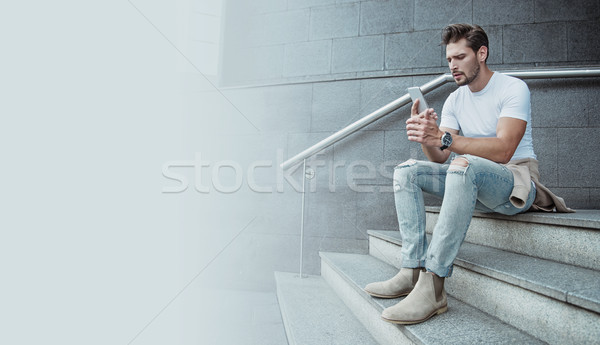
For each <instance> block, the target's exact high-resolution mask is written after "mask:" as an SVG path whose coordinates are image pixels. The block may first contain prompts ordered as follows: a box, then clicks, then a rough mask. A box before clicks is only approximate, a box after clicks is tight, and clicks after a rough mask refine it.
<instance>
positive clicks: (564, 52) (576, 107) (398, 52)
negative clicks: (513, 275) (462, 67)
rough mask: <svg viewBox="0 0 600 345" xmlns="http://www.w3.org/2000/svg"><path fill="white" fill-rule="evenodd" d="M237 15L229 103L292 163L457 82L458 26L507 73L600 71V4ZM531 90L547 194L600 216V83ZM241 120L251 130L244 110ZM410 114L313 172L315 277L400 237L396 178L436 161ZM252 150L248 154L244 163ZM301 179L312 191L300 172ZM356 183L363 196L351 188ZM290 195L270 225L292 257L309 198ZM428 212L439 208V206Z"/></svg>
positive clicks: (364, 7)
mask: <svg viewBox="0 0 600 345" xmlns="http://www.w3.org/2000/svg"><path fill="white" fill-rule="evenodd" d="M240 6H241V7H242V8H245V9H246V10H240ZM244 6H246V7H244ZM232 7H235V8H236V10H235V11H234V10H231V8H232ZM236 11H237V13H243V16H242V17H239V20H236V18H231V17H230V18H229V19H228V20H227V21H226V23H227V27H226V28H225V30H224V32H225V33H226V34H225V35H224V44H225V49H224V52H226V56H224V64H223V66H222V71H223V74H222V75H221V85H223V86H227V87H232V88H231V90H228V91H227V95H230V96H231V100H232V102H233V103H234V104H236V105H238V108H240V110H241V111H242V112H244V114H245V115H246V116H247V117H248V118H249V119H251V120H252V122H253V123H255V124H256V125H257V127H258V128H260V131H259V133H258V134H257V133H253V134H255V135H258V136H259V137H260V136H264V137H265V141H266V142H273V141H272V139H269V138H271V137H277V138H280V137H282V136H283V137H285V138H286V140H284V141H277V144H275V145H280V146H281V147H279V146H278V148H279V149H280V150H282V152H285V157H286V158H288V157H291V156H292V155H295V154H296V153H298V152H300V151H302V150H304V149H305V148H307V147H309V146H311V145H312V144H314V143H316V142H318V141H320V140H321V139H323V138H325V137H326V136H327V135H329V134H331V133H333V132H335V131H337V130H339V129H341V128H342V127H344V126H346V125H348V124H349V123H351V122H353V121H356V120H357V119H359V118H360V117H362V116H364V115H367V114H368V113H370V112H372V111H374V110H376V109H378V108H379V107H381V106H383V105H385V104H386V103H388V102H390V101H392V100H394V99H396V98H397V97H399V96H401V95H403V94H404V93H405V89H406V87H408V86H412V85H422V84H424V83H426V82H428V81H430V80H431V79H433V78H434V77H436V76H438V75H439V74H441V73H445V72H446V70H447V66H446V61H445V50H444V48H443V47H442V46H440V45H439V42H440V39H441V29H442V28H443V27H444V26H445V25H447V24H449V23H453V22H468V23H476V24H480V25H482V26H483V27H484V29H486V31H487V33H488V36H489V38H490V57H489V59H488V64H490V66H491V67H492V69H494V70H509V69H520V68H544V67H548V66H559V67H575V66H598V65H600V38H598V37H599V36H598V35H597V32H599V31H600V22H599V19H600V1H598V0H595V1H587V0H577V1H562V0H560V1H559V0H548V1H546V0H545V1H542V0H529V1H522V0H509V1H502V2H498V1H492V0H472V1H460V0H430V1H422V0H395V1H392V0H388V1H382V0H372V1H357V0H354V1H353V0H349V1H342V0H337V1H336V0H257V1H254V2H252V5H248V4H244V3H243V1H241V0H229V1H228V3H227V10H226V13H234V14H235V12H236ZM234 17H235V16H234ZM244 23H249V24H244ZM228 42H230V43H229V46H228V45H227V44H228ZM232 56H234V57H235V58H232ZM527 83H528V85H529V87H530V90H531V95H532V99H531V100H532V109H533V114H532V126H533V135H534V146H535V150H536V153H537V155H538V158H539V160H540V162H541V165H540V172H541V175H542V181H543V182H544V183H545V184H546V185H547V186H548V187H550V188H551V189H552V190H554V191H555V192H557V194H559V195H561V196H563V197H564V198H565V199H566V201H567V202H568V203H569V205H570V206H573V207H577V208H600V184H599V183H598V181H599V180H598V179H597V178H595V176H596V170H597V167H598V166H600V158H598V157H600V155H598V154H597V153H598V152H599V151H600V140H598V139H597V138H596V137H597V132H598V127H599V125H598V123H600V115H599V114H600V102H598V101H597V100H598V98H599V97H598V96H599V95H600V80H597V79H571V80H528V81H527ZM241 85H246V86H241ZM259 86H260V87H259ZM454 88H455V86H454V85H452V84H446V85H445V86H443V87H441V88H440V89H438V90H435V91H434V92H432V93H430V94H428V95H427V96H426V97H427V100H428V102H429V104H430V105H431V106H432V107H434V108H436V109H437V110H438V112H441V107H442V105H443V102H444V100H445V98H446V97H447V95H448V94H449V93H450V92H451V91H452V90H454ZM228 114H229V117H230V118H236V117H237V118H238V119H239V116H238V115H236V114H235V111H234V110H231V109H229V110H228ZM408 114H409V109H408V107H403V108H401V109H399V110H397V111H395V112H394V113H392V114H391V115H389V116H388V117H386V118H384V119H382V120H380V121H378V122H376V123H374V124H372V125H370V126H368V127H367V128H365V129H364V130H362V131H360V132H359V133H357V134H354V135H352V136H351V137H349V138H346V139H344V140H343V141H341V142H339V143H337V144H336V145H334V146H332V147H330V148H328V149H326V150H325V151H324V152H323V153H321V154H319V155H317V156H316V157H315V159H312V160H309V161H308V162H307V164H308V165H309V166H312V167H314V169H315V170H316V172H317V176H316V178H315V179H313V180H310V181H308V182H307V188H310V191H309V193H307V195H306V205H307V213H306V215H305V217H306V218H305V220H306V223H305V225H306V232H307V238H306V239H305V254H304V255H305V259H306V262H305V268H306V269H308V271H309V273H318V268H319V263H318V257H317V255H316V253H317V252H318V251H319V250H338V251H349V252H361V251H363V252H364V251H366V235H365V232H366V230H367V229H373V228H377V229H395V228H396V227H397V220H396V218H395V206H394V202H393V194H392V193H391V192H390V191H389V189H390V188H389V186H390V183H391V175H392V171H393V166H394V165H396V164H398V163H400V162H402V161H404V160H406V159H408V158H417V159H424V156H423V154H422V152H421V150H420V147H419V146H418V145H415V144H412V143H408V142H407V140H406V134H405V131H404V121H405V120H406V118H407V116H408ZM232 125H233V124H232ZM225 127H226V126H225ZM234 127H235V128H238V129H237V130H238V131H241V132H244V131H253V129H252V128H250V126H242V125H239V124H237V125H235V126H234ZM252 147H253V146H252ZM252 147H250V148H246V149H245V150H243V151H244V152H246V153H245V154H244V155H245V156H248V155H249V154H248V152H247V151H248V150H252ZM265 147H267V146H266V145H263V146H260V147H257V148H256V150H264V148H265ZM250 156H251V157H260V156H261V153H260V152H255V154H253V155H250ZM352 162H355V163H358V164H354V165H352V164H351V163H352ZM366 166H372V167H374V168H375V170H376V171H375V174H374V175H372V176H370V175H368V174H366V173H367V172H368V169H366ZM268 176H269V177H270V176H271V175H268ZM293 176H295V177H296V178H297V179H298V181H301V176H300V174H299V172H298V171H296V173H295V174H293ZM353 177H356V179H354V180H353V182H354V183H355V185H353V186H349V184H348V179H349V178H350V180H352V178H353ZM287 187H290V186H289V185H287V184H286V188H287ZM332 190H333V191H334V192H332ZM286 193H290V192H288V191H287V189H286V192H285V193H284V194H286ZM291 193H292V196H288V197H284V198H282V197H277V196H273V199H274V200H293V201H290V202H289V203H290V205H287V204H286V202H283V203H282V202H279V201H274V202H273V203H272V204H269V205H270V207H271V208H270V209H269V210H267V211H265V212H266V213H267V214H268V215H269V216H268V217H266V216H265V217H266V218H265V219H266V220H265V222H264V224H263V226H264V227H265V229H266V228H269V227H278V226H279V227H281V226H283V227H286V235H285V236H282V237H280V239H279V241H282V243H284V242H285V243H288V242H287V241H290V237H289V236H291V234H295V235H293V236H296V235H297V232H298V231H299V228H297V227H299V223H300V220H299V217H300V208H299V204H298V200H297V198H299V195H298V194H295V192H291ZM426 201H427V203H428V204H439V200H438V199H436V198H434V197H428V198H427V199H426ZM282 210H285V212H282ZM280 215H285V217H287V219H285V220H281V219H278V217H279V216H280ZM274 241H275V242H277V241H278V240H274ZM293 241H294V243H297V242H298V239H297V238H296V237H294V239H293ZM290 260H292V259H290ZM290 262H291V261H290ZM294 264H295V263H294Z"/></svg>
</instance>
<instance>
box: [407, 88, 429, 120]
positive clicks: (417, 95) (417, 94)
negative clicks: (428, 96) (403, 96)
mask: <svg viewBox="0 0 600 345" xmlns="http://www.w3.org/2000/svg"><path fill="white" fill-rule="evenodd" d="M407 90H408V94H409V95H410V98H412V101H413V103H414V102H415V101H416V100H417V99H418V100H419V114H420V113H422V112H424V111H425V109H427V108H429V106H428V105H427V101H425V97H423V93H422V92H421V89H420V88H419V87H417V86H415V87H409V88H408V89H407Z"/></svg>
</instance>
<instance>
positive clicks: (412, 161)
mask: <svg viewBox="0 0 600 345" xmlns="http://www.w3.org/2000/svg"><path fill="white" fill-rule="evenodd" d="M415 164H417V161H416V160H414V159H412V158H411V159H409V160H407V161H406V162H404V163H400V164H398V165H397V166H396V169H398V168H406V167H411V166H413V165H415Z"/></svg>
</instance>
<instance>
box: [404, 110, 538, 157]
mask: <svg viewBox="0 0 600 345" xmlns="http://www.w3.org/2000/svg"><path fill="white" fill-rule="evenodd" d="M416 106H418V104H417V102H415V104H413V108H412V109H411V118H410V119H408V120H407V121H406V124H407V125H406V133H407V135H408V140H410V141H415V142H418V143H421V146H422V147H423V152H424V153H425V155H426V156H427V158H428V159H429V160H431V161H433V162H437V163H443V162H445V161H446V160H447V159H448V156H449V155H450V152H455V153H458V154H472V155H474V156H479V157H483V158H486V159H489V160H491V161H494V162H497V163H507V162H508V161H509V160H510V158H511V157H512V155H513V154H514V153H515V151H516V149H517V146H519V142H521V138H523V135H524V134H525V129H526V128H527V122H526V121H524V120H520V119H515V118H510V117H501V118H500V119H499V120H498V124H497V127H496V137H494V138H467V137H463V136H460V135H458V131H457V130H451V129H448V128H444V127H442V128H439V127H438V126H437V122H436V119H437V114H436V113H435V112H434V111H433V109H427V110H426V111H424V112H423V113H421V114H416V111H417V110H416V109H418V108H417V107H416ZM415 114H416V115H415ZM445 131H448V132H450V133H451V134H452V145H451V146H450V147H449V148H448V149H446V150H444V151H441V150H440V149H439V147H440V146H441V138H442V135H444V132H445ZM436 150H437V151H436Z"/></svg>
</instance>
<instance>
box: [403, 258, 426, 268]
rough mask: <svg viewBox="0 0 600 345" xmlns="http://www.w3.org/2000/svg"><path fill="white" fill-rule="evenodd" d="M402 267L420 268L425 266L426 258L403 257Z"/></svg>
mask: <svg viewBox="0 0 600 345" xmlns="http://www.w3.org/2000/svg"><path fill="white" fill-rule="evenodd" d="M402 267H404V268H420V267H425V260H417V259H404V258H403V259H402Z"/></svg>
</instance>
